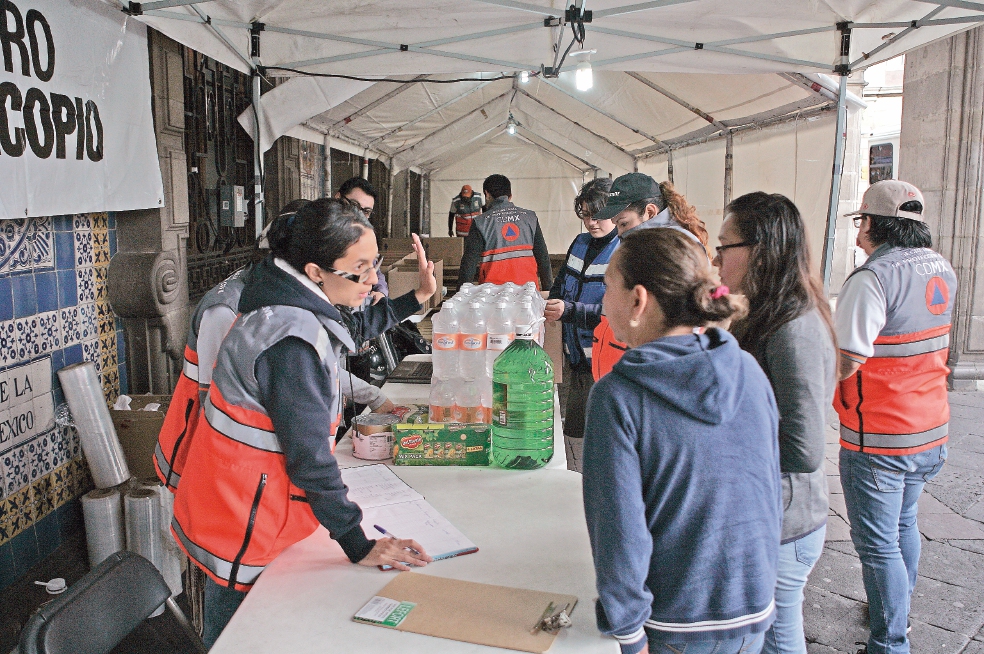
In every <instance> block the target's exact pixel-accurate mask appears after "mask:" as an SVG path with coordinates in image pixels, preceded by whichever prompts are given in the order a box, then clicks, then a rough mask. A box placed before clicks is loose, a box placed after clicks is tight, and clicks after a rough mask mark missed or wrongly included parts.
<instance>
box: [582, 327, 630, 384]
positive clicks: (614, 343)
mask: <svg viewBox="0 0 984 654" xmlns="http://www.w3.org/2000/svg"><path fill="white" fill-rule="evenodd" d="M628 349H629V346H628V345H626V344H625V343H623V342H622V341H620V340H618V339H617V338H615V332H613V331H612V326H611V325H610V324H608V318H606V317H605V316H602V317H601V322H600V323H598V326H597V327H595V330H594V339H592V343H591V374H592V375H593V376H594V380H595V381H598V380H599V379H601V378H602V377H604V376H605V375H607V374H608V373H610V372H611V371H612V368H614V367H615V364H616V363H618V362H619V360H620V359H621V358H622V355H623V354H625V351H626V350H628Z"/></svg>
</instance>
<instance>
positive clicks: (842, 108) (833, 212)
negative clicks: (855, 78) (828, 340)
mask: <svg viewBox="0 0 984 654" xmlns="http://www.w3.org/2000/svg"><path fill="white" fill-rule="evenodd" d="M846 142H847V75H846V74H842V75H841V77H840V86H839V88H838V92H837V134H836V140H835V141H834V169H833V175H832V176H831V179H830V203H829V205H828V208H827V236H826V238H825V239H824V243H823V265H822V267H821V274H822V276H823V292H824V294H825V295H827V296H829V295H830V273H831V268H832V267H833V263H834V233H835V231H836V229H837V210H838V206H839V204H840V202H839V200H840V187H841V178H842V177H843V174H844V149H845V145H846Z"/></svg>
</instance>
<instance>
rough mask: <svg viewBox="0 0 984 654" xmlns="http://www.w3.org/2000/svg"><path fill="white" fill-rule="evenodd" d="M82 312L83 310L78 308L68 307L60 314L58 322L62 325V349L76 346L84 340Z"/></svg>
mask: <svg viewBox="0 0 984 654" xmlns="http://www.w3.org/2000/svg"><path fill="white" fill-rule="evenodd" d="M80 312H81V309H80V308H79V307H77V306H75V307H66V308H64V309H62V310H61V311H59V312H58V320H59V322H60V324H61V337H62V347H68V346H70V345H75V344H76V343H78V342H79V341H81V340H82V321H81V318H80V316H79V314H80Z"/></svg>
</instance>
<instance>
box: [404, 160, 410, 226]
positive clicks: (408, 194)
mask: <svg viewBox="0 0 984 654" xmlns="http://www.w3.org/2000/svg"><path fill="white" fill-rule="evenodd" d="M405 190H406V193H407V201H406V203H405V204H406V206H407V210H406V213H405V214H404V216H405V219H406V224H405V225H404V227H403V236H405V237H406V236H410V167H409V166H408V167H407V184H406V189H405Z"/></svg>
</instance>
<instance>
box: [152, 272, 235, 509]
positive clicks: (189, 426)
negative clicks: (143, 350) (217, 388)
mask: <svg viewBox="0 0 984 654" xmlns="http://www.w3.org/2000/svg"><path fill="white" fill-rule="evenodd" d="M245 273H246V269H245V268H240V269H239V270H237V271H236V272H234V273H232V274H231V275H230V276H229V277H228V278H226V279H225V280H224V281H222V282H221V283H220V284H218V285H217V286H215V287H214V288H212V289H211V290H210V291H209V292H208V293H206V294H205V297H203V298H202V299H201V301H200V302H199V303H198V307H196V308H195V314H194V315H193V316H192V319H191V325H189V327H188V342H187V344H186V345H185V352H184V365H183V366H182V369H181V375H180V376H179V377H178V383H177V385H176V386H175V388H174V394H173V395H172V396H171V405H170V407H169V408H168V410H167V415H166V416H165V417H164V424H163V425H162V426H161V433H160V435H159V436H158V437H157V447H156V448H155V450H154V469H155V470H156V471H157V476H158V477H159V478H160V480H161V481H162V482H163V483H164V486H165V487H167V488H168V489H169V490H170V491H171V492H174V490H175V489H177V487H178V483H179V482H180V481H181V473H182V471H183V470H184V465H185V460H186V459H187V458H188V449H189V448H190V447H191V439H192V435H193V434H194V433H195V426H196V424H197V423H198V416H199V414H200V413H201V399H202V398H203V397H204V396H205V393H207V392H208V385H207V384H200V383H199V375H198V366H199V360H198V337H199V334H200V330H201V326H202V317H203V316H204V315H205V312H206V311H208V310H209V309H211V308H212V307H216V306H221V305H225V306H227V307H229V309H231V310H232V312H233V313H239V296H240V295H242V292H243V286H244V282H243V277H244V275H245ZM214 363H215V362H214V361H207V362H203V365H206V366H208V367H209V368H211V367H212V365H214Z"/></svg>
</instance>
